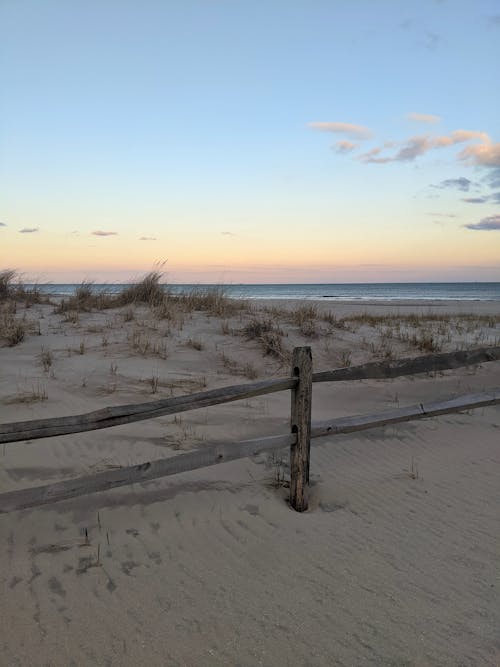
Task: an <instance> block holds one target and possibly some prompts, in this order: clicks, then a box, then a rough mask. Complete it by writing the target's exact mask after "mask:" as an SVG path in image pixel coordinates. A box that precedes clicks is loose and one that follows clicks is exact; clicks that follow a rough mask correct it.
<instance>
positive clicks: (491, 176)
mask: <svg viewBox="0 0 500 667" xmlns="http://www.w3.org/2000/svg"><path fill="white" fill-rule="evenodd" d="M483 180H484V181H485V182H486V183H487V184H488V185H489V186H490V188H500V167H497V168H496V169H492V170H491V171H490V172H489V173H488V174H486V176H485V177H484V178H483Z"/></svg>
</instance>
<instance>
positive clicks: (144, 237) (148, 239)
mask: <svg viewBox="0 0 500 667" xmlns="http://www.w3.org/2000/svg"><path fill="white" fill-rule="evenodd" d="M139 241H158V239H157V238H156V236H140V237H139Z"/></svg>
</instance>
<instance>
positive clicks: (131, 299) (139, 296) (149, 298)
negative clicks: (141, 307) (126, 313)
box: [116, 271, 168, 308]
mask: <svg viewBox="0 0 500 667" xmlns="http://www.w3.org/2000/svg"><path fill="white" fill-rule="evenodd" d="M162 275H163V274H162V273H161V271H150V273H147V274H146V275H145V276H144V278H143V279H142V280H141V281H140V282H138V283H134V284H133V285H129V287H125V289H123V290H122V291H121V292H120V293H119V294H118V295H117V297H116V300H117V305H120V306H127V305H130V304H132V303H143V304H147V305H148V306H151V307H152V308H156V307H158V306H160V305H161V304H162V303H164V301H165V299H166V298H167V297H168V292H166V290H165V288H164V287H163V286H162V285H161V284H160V280H161V277H162Z"/></svg>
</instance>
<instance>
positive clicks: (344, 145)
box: [332, 139, 359, 153]
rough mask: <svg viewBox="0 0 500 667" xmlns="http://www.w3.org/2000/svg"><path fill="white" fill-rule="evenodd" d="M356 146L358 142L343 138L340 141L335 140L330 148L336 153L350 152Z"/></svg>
mask: <svg viewBox="0 0 500 667" xmlns="http://www.w3.org/2000/svg"><path fill="white" fill-rule="evenodd" d="M358 146H359V144H356V143H353V142H352V141H347V139H343V140H342V141H336V142H335V144H334V145H333V146H332V148H333V150H334V151H335V152H336V153H350V152H351V151H353V150H354V149H355V148H357V147H358Z"/></svg>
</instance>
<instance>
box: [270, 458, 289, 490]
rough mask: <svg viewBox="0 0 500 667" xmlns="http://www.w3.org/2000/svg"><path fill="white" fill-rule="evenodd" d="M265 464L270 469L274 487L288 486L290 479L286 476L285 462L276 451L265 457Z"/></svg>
mask: <svg viewBox="0 0 500 667" xmlns="http://www.w3.org/2000/svg"><path fill="white" fill-rule="evenodd" d="M267 466H268V467H269V468H271V469H272V485H273V486H274V487H275V488H283V487H284V488H288V487H289V486H290V481H289V480H288V479H287V478H286V472H287V468H288V466H287V463H286V461H285V460H284V459H283V457H282V456H280V454H279V453H278V452H273V453H272V454H271V455H270V456H268V458H267Z"/></svg>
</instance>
